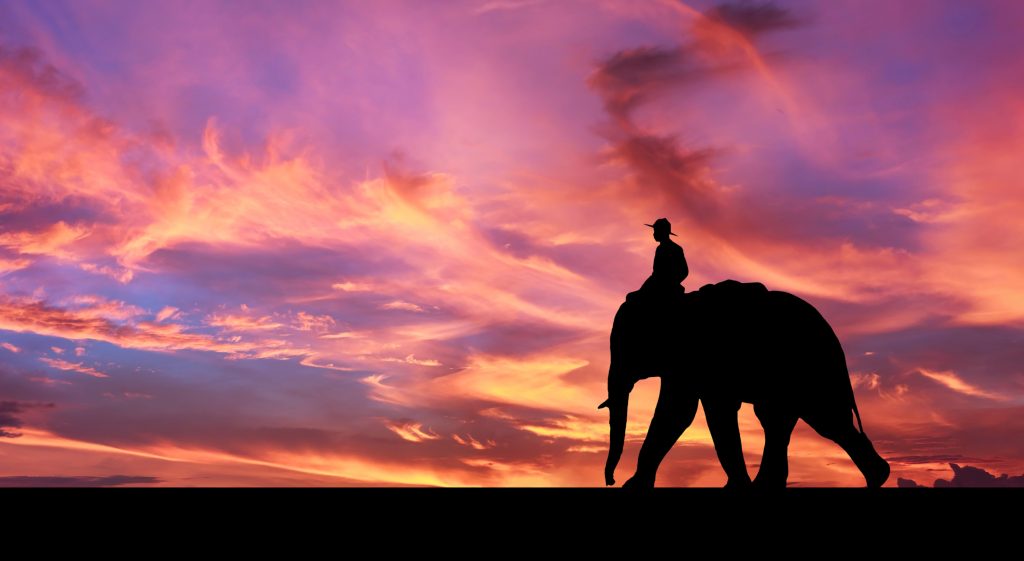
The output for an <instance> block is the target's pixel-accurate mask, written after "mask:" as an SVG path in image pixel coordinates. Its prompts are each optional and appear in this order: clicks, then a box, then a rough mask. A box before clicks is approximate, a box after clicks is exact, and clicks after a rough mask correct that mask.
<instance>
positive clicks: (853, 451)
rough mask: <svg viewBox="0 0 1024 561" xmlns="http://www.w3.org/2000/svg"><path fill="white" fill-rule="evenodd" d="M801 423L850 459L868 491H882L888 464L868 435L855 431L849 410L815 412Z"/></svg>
mask: <svg viewBox="0 0 1024 561" xmlns="http://www.w3.org/2000/svg"><path fill="white" fill-rule="evenodd" d="M803 419H804V421H806V422H807V424H808V425H810V426H811V428H812V429H814V430H815V431H817V432H818V434H820V435H821V436H824V437H825V438H827V439H829V440H832V441H834V442H835V443H836V444H838V445H839V446H841V447H842V448H843V450H845V451H846V453H847V454H849V455H850V459H851V460H853V463H854V464H855V465H856V466H857V469H859V470H860V472H861V473H862V474H863V475H864V479H865V480H866V481H867V486H868V487H881V486H882V484H884V483H885V481H886V480H887V479H889V462H886V461H885V459H884V458H882V457H881V456H879V455H878V452H876V451H875V447H874V446H872V445H871V441H870V440H868V437H867V435H865V434H864V433H862V432H860V431H858V430H857V427H856V426H854V424H853V418H852V414H851V412H850V411H849V410H838V411H815V412H813V413H810V414H807V415H803Z"/></svg>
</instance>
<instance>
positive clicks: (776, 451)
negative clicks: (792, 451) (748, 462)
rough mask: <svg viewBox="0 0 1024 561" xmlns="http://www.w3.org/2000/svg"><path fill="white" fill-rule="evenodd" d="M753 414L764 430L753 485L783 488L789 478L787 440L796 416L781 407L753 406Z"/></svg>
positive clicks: (794, 425)
mask: <svg viewBox="0 0 1024 561" xmlns="http://www.w3.org/2000/svg"><path fill="white" fill-rule="evenodd" d="M754 414H755V415H757V419H758V420H759V421H761V427H763V428H764V454H762V455H761V466H760V467H759V468H758V470H757V476H755V477H754V485H755V486H757V487H764V488H769V487H772V488H777V487H785V486H786V480H787V479H788V478H789V458H788V454H789V438H790V436H791V435H792V434H793V428H794V427H796V421H797V416H796V414H794V413H792V412H790V411H789V410H787V409H785V408H781V407H777V406H775V407H773V406H770V405H765V404H760V403H759V404H755V405H754Z"/></svg>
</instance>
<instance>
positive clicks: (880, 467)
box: [864, 456, 890, 488]
mask: <svg viewBox="0 0 1024 561" xmlns="http://www.w3.org/2000/svg"><path fill="white" fill-rule="evenodd" d="M889 471H890V469H889V462H887V461H885V460H884V459H882V457H881V456H879V457H878V460H876V461H874V462H872V466H871V467H869V468H867V469H865V470H864V479H865V480H867V483H868V487H871V488H876V487H881V486H882V485H883V484H885V482H886V480H888V479H889Z"/></svg>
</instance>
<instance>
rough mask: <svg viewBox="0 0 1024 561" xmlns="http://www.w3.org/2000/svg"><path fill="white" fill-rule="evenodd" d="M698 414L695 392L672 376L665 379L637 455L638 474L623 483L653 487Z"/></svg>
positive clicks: (625, 485) (629, 486)
mask: <svg viewBox="0 0 1024 561" xmlns="http://www.w3.org/2000/svg"><path fill="white" fill-rule="evenodd" d="M696 415H697V396H696V394H694V393H693V392H692V391H689V390H688V389H687V388H684V387H683V386H682V385H680V384H677V383H674V382H673V381H672V380H665V379H662V382H661V393H660V395H659V396H658V405H657V407H656V408H655V409H654V418H652V419H651V426H650V428H648V429H647V437H646V438H645V439H644V444H643V446H642V447H641V448H640V456H639V457H638V458H637V464H636V474H635V475H634V476H633V477H632V478H630V479H629V481H627V482H626V483H625V484H624V485H623V487H624V488H635V487H654V478H655V474H656V473H657V471H658V466H659V465H661V461H662V460H663V459H664V458H665V454H668V451H669V450H671V449H672V445H673V444H675V443H676V441H677V440H679V437H680V436H682V434H683V431H685V430H686V427H689V426H690V423H692V422H693V418H694V417H695V416H696Z"/></svg>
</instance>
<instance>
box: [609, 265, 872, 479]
mask: <svg viewBox="0 0 1024 561" xmlns="http://www.w3.org/2000/svg"><path fill="white" fill-rule="evenodd" d="M610 344H611V345H610V346H611V364H610V366H609V369H608V399H607V400H606V401H605V402H604V403H602V404H601V405H599V406H598V408H602V407H608V410H609V413H610V419H609V425H610V445H609V450H608V459H607V463H606V465H605V483H606V484H607V485H614V483H615V479H614V473H615V467H616V465H617V464H618V462H619V458H620V456H621V455H622V447H623V441H624V439H625V431H626V413H627V410H628V405H629V393H630V392H631V391H632V389H633V386H634V384H635V383H636V382H637V381H638V380H641V379H644V378H649V377H652V376H659V377H660V378H661V391H660V394H659V397H658V404H657V406H656V407H655V411H654V417H653V418H652V419H651V424H650V427H649V428H648V431H647V436H646V437H645V439H644V442H643V446H642V447H641V449H640V455H639V458H638V461H637V468H636V473H635V475H633V477H632V478H630V479H629V480H628V481H627V482H626V483H625V484H624V485H623V487H626V488H642V487H653V486H654V480H655V475H656V472H657V469H658V466H659V464H660V463H661V461H662V459H663V458H664V457H665V454H667V453H668V451H669V450H670V449H671V448H672V445H673V444H675V442H676V441H677V440H678V439H679V437H680V436H682V434H683V431H685V430H686V428H687V427H689V426H690V423H692V422H693V419H694V417H695V415H696V413H697V402H698V400H699V401H700V402H701V403H702V404H703V406H704V413H705V416H706V418H707V424H708V428H709V430H710V431H711V437H712V440H713V441H714V445H715V452H716V453H717V455H718V459H719V461H720V462H721V464H722V468H723V469H724V470H725V473H726V475H727V476H728V482H727V483H726V487H745V486H748V485H751V484H753V485H754V486H758V487H785V486H786V480H787V478H788V475H789V466H788V458H787V449H788V446H789V440H790V435H791V433H792V432H793V428H794V427H795V426H796V422H797V420H798V419H803V420H804V421H805V422H806V423H807V424H808V425H810V426H811V428H813V429H814V430H815V431H817V432H818V434H820V435H821V436H823V437H825V438H828V439H830V440H833V441H835V442H836V443H837V444H839V446H841V447H842V448H843V450H845V451H846V453H848V454H849V455H850V458H851V459H852V460H853V462H854V464H855V465H856V466H857V468H858V469H859V470H860V471H861V473H862V474H863V475H864V478H865V480H866V481H867V486H868V487H880V486H881V485H882V484H883V483H885V481H886V479H888V477H889V464H888V462H886V461H885V460H884V459H883V458H882V457H881V456H879V455H878V453H877V452H876V451H875V449H874V447H873V446H872V444H871V441H870V440H868V437H867V435H866V434H865V433H864V427H863V424H862V423H861V419H860V412H859V411H857V404H856V402H855V400H854V395H853V387H852V385H851V383H850V377H849V372H848V370H847V366H846V357H845V355H844V353H843V348H842V345H841V344H840V342H839V339H838V337H837V336H836V334H835V332H834V331H833V330H832V327H831V326H830V325H829V324H828V322H827V321H826V320H825V318H824V317H822V315H821V314H820V313H819V312H818V310H817V309H815V308H814V307H813V306H812V305H811V304H809V303H807V302H806V301H804V300H802V299H800V298H798V297H796V296H794V295H792V294H789V293H787V292H782V291H775V290H771V291H769V290H768V289H767V288H765V286H764V285H763V284H761V283H740V282H737V281H735V280H726V281H722V282H720V283H718V284H708V285H705V286H704V287H702V288H701V289H700V290H699V291H697V292H689V293H685V294H663V295H660V296H659V295H653V296H652V295H651V294H650V293H642V292H640V291H637V292H634V293H630V294H629V295H628V296H627V298H626V301H625V302H624V303H623V304H622V305H621V306H620V307H619V309H618V311H617V312H616V314H615V320H614V322H613V324H612V332H611V336H610ZM743 403H751V404H753V405H754V413H755V415H756V416H757V418H758V420H759V421H760V422H761V426H762V427H763V428H764V434H765V444H764V454H763V456H762V460H761V465H760V468H759V469H758V472H757V475H756V477H755V478H754V480H753V481H751V480H750V476H749V474H748V473H747V468H746V464H745V463H744V459H743V449H742V445H741V442H740V433H739V425H738V423H737V412H738V410H739V408H740V406H741V405H742V404H743ZM851 411H852V412H853V415H851ZM854 415H855V416H856V418H857V426H855V425H854V424H853V416H854Z"/></svg>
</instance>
